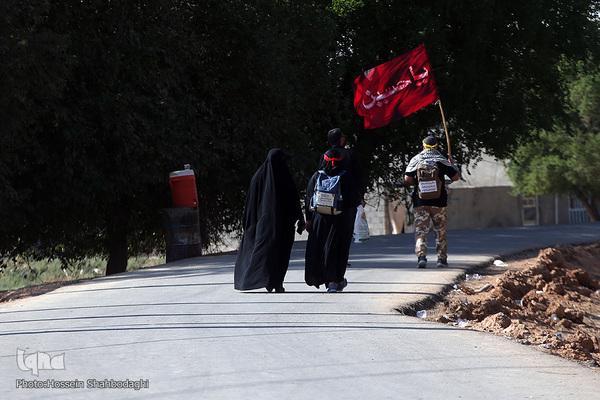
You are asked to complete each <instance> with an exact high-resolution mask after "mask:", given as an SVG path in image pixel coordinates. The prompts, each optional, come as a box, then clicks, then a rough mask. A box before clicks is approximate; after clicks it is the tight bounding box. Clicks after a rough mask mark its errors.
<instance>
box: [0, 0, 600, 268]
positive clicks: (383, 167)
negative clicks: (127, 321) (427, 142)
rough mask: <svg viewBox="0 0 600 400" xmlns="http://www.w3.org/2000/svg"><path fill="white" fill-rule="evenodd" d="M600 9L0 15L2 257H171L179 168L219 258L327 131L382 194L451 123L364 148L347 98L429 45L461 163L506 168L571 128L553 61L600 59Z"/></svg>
mask: <svg viewBox="0 0 600 400" xmlns="http://www.w3.org/2000/svg"><path fill="white" fill-rule="evenodd" d="M594 5H595V2H594V1H582V0H569V1H550V0H544V1H537V2H520V3H516V2H496V1H491V0H482V1H479V2H457V1H455V0H444V1H436V2H409V1H392V0H388V1H375V0H360V1H358V0H335V1H311V2H297V1H272V0H258V1H243V0H203V1H189V0H188V1H179V0H175V1H169V2H165V1H160V0H132V1H106V0H89V1H81V2H72V1H68V0H31V1H27V2H23V1H18V0H5V1H3V2H1V4H0V56H1V57H2V60H3V63H2V64H1V65H0V88H1V89H2V90H1V91H0V120H1V121H2V124H1V125H0V130H1V131H0V146H1V147H0V189H1V190H0V217H1V218H2V221H3V224H2V225H1V226H0V254H2V255H4V256H11V255H15V254H21V253H24V252H28V253H31V254H32V255H33V256H35V257H37V258H43V257H51V258H60V259H61V260H64V262H69V260H74V259H77V258H81V257H84V256H87V255H95V254H101V255H106V256H109V257H108V258H109V266H110V267H111V268H109V271H119V270H122V269H123V267H124V259H125V257H126V255H127V252H130V253H138V252H141V251H149V250H152V249H153V248H156V247H157V246H160V243H161V241H162V235H161V228H160V218H159V210H160V209H161V208H163V207H168V206H169V193H168V186H167V175H168V172H169V171H172V170H175V169H178V168H180V167H181V166H182V165H183V164H184V163H191V164H192V165H193V166H194V167H195V169H196V171H197V173H198V186H199V193H200V212H201V220H202V225H203V227H204V229H205V231H204V232H203V237H204V240H205V243H207V244H208V243H211V242H215V241H216V240H218V238H219V235H220V234H221V233H223V232H225V231H231V230H234V229H236V228H237V227H238V226H239V225H238V224H239V220H240V218H241V215H242V208H243V204H244V198H245V190H246V187H247V185H248V182H249V179H250V177H251V175H252V173H253V172H254V170H255V169H256V168H257V167H258V166H259V165H260V163H261V162H262V160H263V159H264V157H265V155H266V153H267V151H268V149H269V148H270V147H283V148H285V149H287V150H288V151H289V152H291V153H292V154H293V155H294V159H293V160H292V170H294V171H296V178H297V180H298V185H299V186H300V187H303V186H304V185H305V184H306V177H307V176H309V174H310V172H311V171H312V169H313V168H315V164H316V160H317V159H318V155H319V153H320V152H322V151H323V147H324V144H325V143H324V142H325V133H326V132H327V130H328V129H330V128H331V127H333V126H341V127H342V128H343V129H344V130H345V131H346V132H348V133H351V134H354V133H356V137H355V138H353V139H352V140H351V141H352V142H353V144H354V145H355V146H356V147H357V153H358V154H360V156H361V157H362V161H363V163H364V164H365V168H366V170H367V171H368V177H369V182H370V183H375V182H377V183H379V184H380V185H383V186H387V187H390V188H391V187H393V184H394V182H395V181H396V180H397V179H398V178H399V176H400V175H401V170H402V168H403V163H404V162H405V161H406V159H407V158H408V157H409V156H410V155H411V153H413V152H414V151H416V149H417V147H418V143H419V142H420V136H421V135H422V133H423V132H424V131H425V129H426V128H428V127H429V126H432V125H437V124H439V114H438V111H437V109H436V108H435V107H430V108H428V109H426V110H424V111H422V112H419V113H417V114H416V115H414V116H412V117H411V118H409V119H406V120H402V121H398V122H397V123H395V124H393V125H392V126H390V127H386V128H382V129H378V130H376V131H373V132H366V131H364V130H362V129H361V128H360V121H359V119H358V118H357V117H356V116H355V114H354V111H353V109H352V80H353V78H354V77H355V76H356V75H358V74H359V73H361V71H362V70H364V69H366V68H369V67H371V66H373V65H376V64H378V63H380V62H383V61H386V60H388V59H390V58H391V57H393V56H395V55H398V54H400V53H403V52H405V51H407V50H409V49H411V48H413V47H415V46H416V45H418V44H419V43H421V42H425V43H426V45H427V48H428V50H429V53H430V57H431V59H432V62H433V64H434V66H435V71H434V73H435V76H436V78H437V81H438V83H439V86H440V92H441V97H442V100H443V102H444V106H445V108H446V110H447V113H448V118H449V123H450V127H451V131H452V135H453V140H454V142H455V143H458V146H457V147H458V157H459V158H460V159H463V160H466V159H468V158H469V157H474V156H476V155H477V154H478V152H479V151H480V150H482V149H485V150H487V151H489V152H491V153H494V154H496V155H499V156H502V155H506V154H507V153H509V152H510V151H511V150H512V148H513V146H514V144H515V143H517V142H518V141H519V140H520V139H521V138H523V137H524V135H526V134H527V133H528V132H529V131H530V130H531V128H532V127H538V128H549V127H548V126H547V125H548V121H549V120H550V118H549V116H550V115H553V114H555V113H558V112H561V110H562V106H561V100H562V99H561V97H560V90H559V89H560V87H559V79H558V78H557V69H556V64H557V62H558V60H559V58H560V57H561V56H567V57H570V58H583V57H584V56H590V57H592V58H593V57H595V56H596V55H597V54H598V46H599V43H600V41H599V40H598V29H597V28H598V26H597V21H596V20H594V19H593V18H592V17H591V16H593V15H594V9H593V7H594ZM580 106H581V107H584V108H585V107H588V106H587V105H585V104H581V105H580Z"/></svg>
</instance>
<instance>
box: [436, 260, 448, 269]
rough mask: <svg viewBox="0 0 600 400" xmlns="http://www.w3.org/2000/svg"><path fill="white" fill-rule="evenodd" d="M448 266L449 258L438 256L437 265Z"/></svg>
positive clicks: (440, 266) (439, 266)
mask: <svg viewBox="0 0 600 400" xmlns="http://www.w3.org/2000/svg"><path fill="white" fill-rule="evenodd" d="M447 266H448V260H446V259H445V258H438V261H437V267H438V268H446V267H447Z"/></svg>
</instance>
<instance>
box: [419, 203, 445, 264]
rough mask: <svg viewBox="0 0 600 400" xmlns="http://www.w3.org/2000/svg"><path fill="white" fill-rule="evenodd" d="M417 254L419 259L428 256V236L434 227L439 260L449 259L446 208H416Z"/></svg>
mask: <svg viewBox="0 0 600 400" xmlns="http://www.w3.org/2000/svg"><path fill="white" fill-rule="evenodd" d="M414 213H415V239H416V243H415V253H417V257H421V256H426V255H427V234H428V233H429V230H430V229H431V226H432V225H433V230H434V231H435V235H436V250H437V254H438V257H439V258H443V259H446V258H447V257H448V241H447V239H446V229H447V225H448V218H447V216H446V207H432V206H421V207H416V208H415V211H414Z"/></svg>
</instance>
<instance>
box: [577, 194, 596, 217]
mask: <svg viewBox="0 0 600 400" xmlns="http://www.w3.org/2000/svg"><path fill="white" fill-rule="evenodd" d="M576 196H577V198H578V199H579V201H581V204H583V207H584V208H585V211H586V212H587V214H588V215H589V217H590V220H591V221H592V222H598V221H600V212H598V207H596V204H595V202H594V200H591V201H590V199H589V197H588V196H586V195H585V194H584V193H581V192H577V194H576Z"/></svg>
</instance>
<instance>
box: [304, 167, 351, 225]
mask: <svg viewBox="0 0 600 400" xmlns="http://www.w3.org/2000/svg"><path fill="white" fill-rule="evenodd" d="M318 174H319V176H317V182H316V183H315V191H314V193H313V196H312V199H311V202H310V203H311V204H310V208H311V209H312V210H313V211H316V212H318V213H319V214H325V215H340V214H341V213H342V204H343V200H344V199H343V198H342V176H343V175H344V172H342V173H341V174H339V175H336V176H329V175H327V174H326V173H325V171H318Z"/></svg>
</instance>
